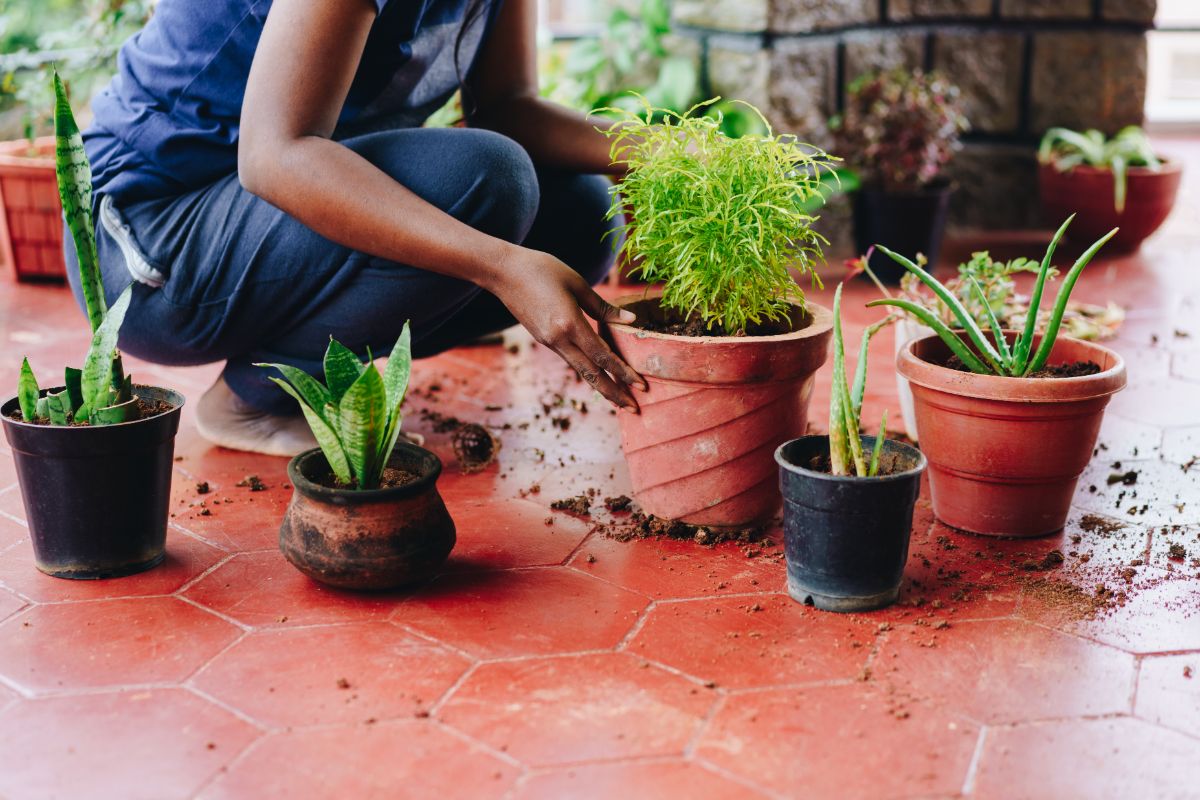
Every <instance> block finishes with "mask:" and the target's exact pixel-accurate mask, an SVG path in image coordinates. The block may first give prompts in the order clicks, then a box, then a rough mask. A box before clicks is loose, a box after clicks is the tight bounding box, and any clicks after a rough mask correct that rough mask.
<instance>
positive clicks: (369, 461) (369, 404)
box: [337, 364, 388, 489]
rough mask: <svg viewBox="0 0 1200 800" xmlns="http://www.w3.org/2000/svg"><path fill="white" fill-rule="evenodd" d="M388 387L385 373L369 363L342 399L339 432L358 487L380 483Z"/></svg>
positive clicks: (368, 486)
mask: <svg viewBox="0 0 1200 800" xmlns="http://www.w3.org/2000/svg"><path fill="white" fill-rule="evenodd" d="M387 412H388V409H387V389H385V388H384V385H383V376H382V375H380V374H379V370H378V369H376V368H375V365H374V364H369V365H368V366H367V368H366V369H365V370H363V373H362V375H360V376H359V377H358V380H356V381H354V383H353V384H352V385H351V386H350V388H349V389H347V390H346V393H345V394H344V395H342V399H341V402H340V403H338V416H337V432H338V438H339V439H341V442H342V447H343V448H344V449H345V451H346V459H347V460H348V461H349V462H350V469H351V471H353V472H354V476H355V478H357V479H358V488H360V489H374V488H376V487H377V486H378V485H379V477H380V474H381V473H382V472H383V467H382V465H381V464H379V462H378V459H379V449H380V448H379V443H380V440H381V439H383V438H384V434H385V432H386V430H387V421H388V413H387Z"/></svg>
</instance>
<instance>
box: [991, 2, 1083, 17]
mask: <svg viewBox="0 0 1200 800" xmlns="http://www.w3.org/2000/svg"><path fill="white" fill-rule="evenodd" d="M1092 10H1093V9H1092V0H1000V16H1002V17H1006V18H1009V19H1090V18H1091V16H1092Z"/></svg>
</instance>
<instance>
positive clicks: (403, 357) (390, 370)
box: [383, 322, 412, 417]
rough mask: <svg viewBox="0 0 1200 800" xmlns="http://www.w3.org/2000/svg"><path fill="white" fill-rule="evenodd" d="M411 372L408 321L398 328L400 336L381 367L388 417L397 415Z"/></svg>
mask: <svg viewBox="0 0 1200 800" xmlns="http://www.w3.org/2000/svg"><path fill="white" fill-rule="evenodd" d="M411 373H412V333H411V332H410V331H409V328H408V323H407V322H405V323H404V327H403V328H402V329H401V330H400V338H399V339H397V340H396V345H395V346H394V347H393V348H392V352H391V355H389V356H388V360H387V366H385V367H384V368H383V385H384V388H386V389H387V407H388V415H389V417H390V416H391V415H393V414H395V415H399V409H400V404H401V403H402V402H404V393H405V392H407V391H408V378H409V375H410V374H411Z"/></svg>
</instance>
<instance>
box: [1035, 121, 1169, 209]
mask: <svg viewBox="0 0 1200 800" xmlns="http://www.w3.org/2000/svg"><path fill="white" fill-rule="evenodd" d="M1038 160H1039V161H1041V162H1042V163H1043V164H1053V165H1054V167H1055V169H1057V170H1058V171H1059V172H1067V171H1068V170H1071V169H1074V168H1075V167H1078V166H1079V165H1081V164H1086V165H1088V166H1091V167H1107V168H1109V169H1111V170H1112V174H1113V206H1114V207H1115V208H1116V210H1117V211H1118V212H1122V211H1124V210H1125V193H1126V189H1127V186H1128V179H1129V168H1130V167H1150V168H1151V169H1161V168H1162V161H1161V160H1159V158H1158V156H1156V155H1155V154H1154V148H1153V146H1152V145H1151V144H1150V137H1148V136H1146V132H1145V131H1143V130H1142V129H1141V128H1139V127H1138V126H1136V125H1130V126H1128V127H1125V128H1122V129H1121V130H1120V131H1118V132H1117V135H1116V136H1114V137H1113V138H1111V139H1107V138H1105V136H1104V134H1103V133H1101V132H1100V131H1098V130H1087V131H1083V132H1082V133H1081V132H1079V131H1073V130H1071V129H1069V128H1051V129H1050V130H1048V131H1046V135H1045V136H1043V137H1042V144H1041V146H1040V147H1039V148H1038Z"/></svg>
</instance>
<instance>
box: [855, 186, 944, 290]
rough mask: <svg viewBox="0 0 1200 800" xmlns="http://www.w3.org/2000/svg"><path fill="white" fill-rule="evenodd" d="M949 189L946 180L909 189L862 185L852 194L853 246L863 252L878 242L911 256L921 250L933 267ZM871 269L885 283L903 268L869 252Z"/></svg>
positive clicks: (936, 259) (901, 274) (940, 240)
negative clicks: (878, 187) (861, 187)
mask: <svg viewBox="0 0 1200 800" xmlns="http://www.w3.org/2000/svg"><path fill="white" fill-rule="evenodd" d="M953 190H954V187H953V186H952V185H951V184H949V183H940V184H936V183H935V184H934V185H932V186H929V187H926V188H923V189H914V190H912V191H884V190H883V189H873V188H866V187H864V188H863V189H862V190H860V191H858V192H856V193H855V194H854V246H855V247H856V248H857V250H858V252H859V253H866V252H867V249H868V248H869V247H870V246H871V245H873V244H882V245H883V246H885V247H887V248H888V249H889V250H894V251H895V252H897V253H899V254H900V255H902V256H907V257H908V258H912V259H915V258H916V256H917V253H921V254H923V255H924V256H925V257H926V258H927V259H929V263H930V264H931V265H934V266H936V265H937V261H938V255H939V254H940V253H941V249H942V235H943V234H944V233H945V231H946V217H947V215H948V212H949V209H950V195H951V193H952V192H953ZM871 271H872V272H874V273H875V275H876V276H878V278H879V279H880V280H881V281H886V282H888V283H898V282H899V281H900V278H901V277H902V276H903V275H904V267H902V266H900V265H899V264H897V263H896V262H895V261H893V260H892V259H890V258H888V257H887V256H886V255H884V254H883V253H878V252H877V253H872V254H871Z"/></svg>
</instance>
